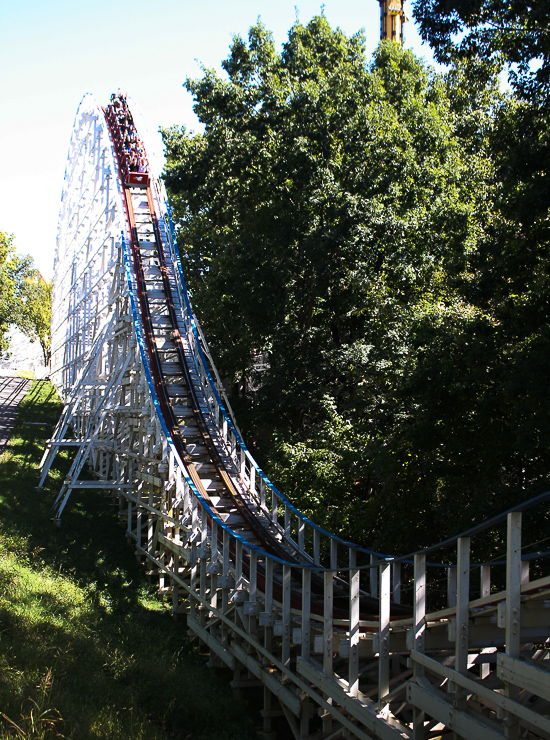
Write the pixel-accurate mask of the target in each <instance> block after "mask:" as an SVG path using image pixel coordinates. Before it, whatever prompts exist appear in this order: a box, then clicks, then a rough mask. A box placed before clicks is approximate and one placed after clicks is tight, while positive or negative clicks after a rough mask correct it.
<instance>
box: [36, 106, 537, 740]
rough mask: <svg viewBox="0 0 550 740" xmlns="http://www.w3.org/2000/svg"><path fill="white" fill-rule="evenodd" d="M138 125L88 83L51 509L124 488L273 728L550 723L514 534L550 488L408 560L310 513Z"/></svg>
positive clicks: (419, 734) (391, 731) (74, 177)
mask: <svg viewBox="0 0 550 740" xmlns="http://www.w3.org/2000/svg"><path fill="white" fill-rule="evenodd" d="M138 132H139V133H138ZM144 137H145V129H144V125H143V123H142V122H141V121H140V116H139V112H138V111H137V109H136V107H135V106H134V105H133V104H132V103H131V101H129V102H128V101H126V100H125V99H121V100H118V101H117V100H114V101H113V100H112V101H111V104H110V105H109V106H107V107H106V108H105V109H102V108H99V107H98V106H97V104H96V103H95V101H94V99H93V98H92V96H89V95H88V96H85V98H84V99H83V101H82V103H81V106H80V108H79V111H78V113H77V117H76V120H75V127H74V131H73V136H72V139H71V146H70V150H69V159H68V165H67V172H66V177H65V187H64V193H63V198H62V208H61V214H60V225H59V233H58V247H57V255H56V266H55V279H54V299H53V342H52V343H53V347H52V350H53V360H52V375H53V378H54V381H55V383H56V385H57V387H58V388H59V390H60V392H61V394H62V396H63V398H64V401H65V408H64V412H63V415H62V417H61V419H60V421H59V424H58V426H57V429H56V431H55V434H54V436H53V437H52V439H51V440H50V442H49V443H48V446H47V448H46V451H45V453H44V457H43V461H42V478H41V481H40V485H42V484H43V482H44V480H45V477H46V475H47V473H48V470H49V467H50V465H51V463H52V461H53V459H54V457H55V454H56V452H57V450H58V449H59V448H60V447H63V446H69V447H74V448H76V454H75V457H74V462H73V464H72V467H71V470H70V472H69V475H68V476H67V479H66V480H65V482H64V484H63V486H62V488H61V491H60V492H59V495H58V498H57V500H56V502H55V506H54V509H55V515H54V519H56V520H57V521H59V518H60V516H61V513H62V511H63V509H64V507H65V505H66V503H67V501H68V499H69V496H70V495H71V494H73V493H78V491H79V490H82V489H100V490H106V491H108V492H111V493H112V495H113V496H114V497H115V498H116V500H117V501H118V506H119V516H120V519H121V521H122V522H123V523H124V525H125V528H126V535H127V537H128V539H129V540H131V541H132V542H133V543H134V546H135V550H136V555H137V556H138V557H140V558H143V559H144V561H145V562H146V563H148V566H149V568H150V570H151V571H152V572H154V573H155V574H156V575H157V576H158V579H159V587H160V588H161V589H166V590H170V591H171V593H172V598H173V609H174V612H175V613H180V612H185V613H186V615H187V624H188V627H189V629H190V631H191V633H192V634H193V635H194V636H195V637H196V638H197V639H199V640H200V641H202V642H203V643H205V644H206V645H207V646H208V648H209V649H210V652H211V664H212V665H213V666H215V665H222V664H225V665H226V666H229V667H230V668H231V669H232V670H233V671H234V681H233V685H234V686H235V687H237V688H244V687H248V686H253V685H257V686H260V687H263V691H264V709H263V712H262V716H263V722H264V727H263V731H264V734H265V736H266V737H270V736H273V737H275V735H274V734H273V724H272V723H273V721H274V720H275V718H277V717H279V716H284V717H285V718H286V720H287V721H288V724H289V726H290V728H291V730H292V732H293V734H294V736H295V737H296V738H302V739H304V740H305V739H306V738H313V737H316V738H317V737H319V738H326V739H327V740H328V738H336V737H354V738H375V737H380V738H406V737H412V738H418V739H420V738H428V737H447V736H449V737H450V736H454V737H464V738H477V737H480V738H481V737H483V740H487V738H488V737H489V738H497V737H520V736H521V737H541V738H550V688H549V687H550V673H549V672H548V671H547V670H546V666H547V665H549V664H548V663H547V662H546V661H545V658H546V657H547V656H549V655H550V650H549V648H550V628H549V626H548V625H549V624H550V614H549V612H550V577H548V567H547V565H546V563H547V560H546V553H538V552H532V553H527V552H526V551H525V548H524V550H523V552H522V547H521V521H522V510H521V509H523V510H525V511H527V512H528V514H527V515H530V514H531V512H533V513H534V515H535V516H540V514H541V511H542V510H543V507H544V511H546V510H547V508H548V499H549V497H550V496H549V495H544V496H542V497H539V499H537V500H536V501H533V502H531V503H530V504H529V505H524V506H523V507H518V509H516V510H514V511H511V512H507V513H506V514H504V515H503V516H502V517H501V518H497V519H495V520H494V521H491V522H488V523H486V524H485V525H483V526H481V527H478V528H477V529H476V530H473V531H472V532H469V533H465V534H464V535H463V536H462V537H460V538H456V539H453V540H451V541H449V542H447V543H443V544H442V545H440V546H438V547H437V548H432V549H431V550H427V551H423V552H419V553H414V554H413V555H411V556H409V557H404V558H392V557H390V556H384V555H382V554H380V553H376V552H372V551H369V550H366V549H364V548H360V547H358V546H356V545H353V544H352V543H349V542H346V541H344V540H342V539H340V538H338V537H335V536H333V535H331V534H330V533H328V532H326V531H324V530H322V529H321V528H319V527H317V526H316V525H315V524H313V523H312V522H311V521H310V520H308V519H307V518H306V517H304V516H303V515H302V514H300V512H298V511H297V510H296V509H295V508H294V507H293V506H292V504H291V503H290V502H289V501H288V500H287V499H286V498H285V497H284V496H283V495H282V494H281V493H280V492H279V491H277V490H276V489H275V488H274V487H273V486H272V485H271V483H270V482H269V480H268V479H267V478H266V476H265V475H264V474H263V473H262V471H261V470H260V469H259V467H258V465H257V464H256V462H255V461H254V459H253V458H252V456H251V455H250V453H249V451H248V450H247V448H246V445H245V444H244V442H243V440H242V439H241V436H240V434H239V432H238V428H237V426H236V423H235V421H234V419H233V418H232V414H231V410H230V407H229V404H228V403H227V399H225V397H224V394H223V386H222V384H221V382H220V381H219V378H218V376H217V373H216V370H215V367H214V365H213V363H212V362H211V358H210V356H209V352H208V348H207V345H206V343H205V342H204V338H203V336H202V333H201V331H200V327H199V326H198V323H197V321H196V318H195V317H194V314H193V312H192V309H191V305H190V301H189V297H188V294H187V290H186V287H185V282H184V279H183V275H182V269H181V265H180V263H179V258H178V255H177V249H176V247H175V243H174V238H173V229H172V226H171V221H170V214H169V210H168V206H167V203H166V198H165V194H164V189H163V186H162V183H161V181H160V180H159V179H158V177H156V173H155V168H154V165H153V164H152V163H151V162H150V160H148V158H147V155H146V153H145V150H146V146H145V145H144ZM147 148H148V147H147ZM86 471H88V473H89V471H93V479H85V478H84V477H83V476H85V475H86V474H87V473H86ZM502 522H506V526H507V528H508V540H507V542H508V544H507V549H506V552H505V553H503V554H502V559H499V560H498V561H496V562H495V563H492V564H491V565H490V564H486V563H476V564H474V563H471V562H470V559H471V558H470V551H471V549H470V548H471V540H472V538H473V537H475V538H477V537H480V538H481V537H485V536H488V534H487V533H488V532H491V531H492V529H494V528H497V527H501V526H502ZM428 556H429V558H430V561H428ZM432 559H433V560H434V561H435V562H431V561H432ZM530 564H531V570H530V569H529V565H530ZM530 573H531V574H533V575H531V576H530ZM184 700H185V699H184V698H183V697H182V701H184Z"/></svg>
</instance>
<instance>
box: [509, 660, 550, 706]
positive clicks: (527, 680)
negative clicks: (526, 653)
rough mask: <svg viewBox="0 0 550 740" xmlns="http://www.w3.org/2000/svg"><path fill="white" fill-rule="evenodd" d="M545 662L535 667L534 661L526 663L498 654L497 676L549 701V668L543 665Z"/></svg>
mask: <svg viewBox="0 0 550 740" xmlns="http://www.w3.org/2000/svg"><path fill="white" fill-rule="evenodd" d="M546 662H547V661H541V662H540V664H536V665H535V663H534V661H531V662H529V663H528V662H526V661H525V660H519V659H518V658H514V657H512V656H511V655H507V654H506V653H498V655H497V675H498V677H499V678H500V679H501V680H502V681H508V682H510V683H511V684H514V686H519V687H520V688H522V689H526V690H527V691H530V692H531V693H532V694H536V696H540V697H541V698H543V699H546V700H547V701H550V666H548V667H547V666H546V665H544V663H546Z"/></svg>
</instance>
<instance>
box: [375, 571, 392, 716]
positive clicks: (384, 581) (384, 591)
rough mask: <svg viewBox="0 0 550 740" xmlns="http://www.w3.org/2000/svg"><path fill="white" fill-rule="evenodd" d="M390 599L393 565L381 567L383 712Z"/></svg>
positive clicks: (380, 683)
mask: <svg viewBox="0 0 550 740" xmlns="http://www.w3.org/2000/svg"><path fill="white" fill-rule="evenodd" d="M390 599H391V565H390V563H389V562H387V561H386V562H383V563H382V564H381V565H380V602H379V607H380V632H379V656H378V705H379V708H380V710H382V707H383V703H384V697H385V696H387V694H389V691H390Z"/></svg>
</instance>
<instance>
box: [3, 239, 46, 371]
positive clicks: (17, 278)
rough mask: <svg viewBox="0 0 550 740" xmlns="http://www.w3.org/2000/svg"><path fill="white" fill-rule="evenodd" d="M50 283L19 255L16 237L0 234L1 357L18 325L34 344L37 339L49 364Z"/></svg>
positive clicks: (31, 262)
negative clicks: (15, 241) (11, 331)
mask: <svg viewBox="0 0 550 740" xmlns="http://www.w3.org/2000/svg"><path fill="white" fill-rule="evenodd" d="M50 315H51V283H49V284H47V283H46V282H45V281H44V279H43V278H42V276H41V275H40V272H39V271H38V270H37V269H36V268H35V267H34V266H33V261H32V258H31V257H29V256H25V257H21V256H19V255H17V254H16V251H15V243H14V236H13V234H7V233H5V232H0V355H2V354H5V353H7V352H8V351H9V337H8V332H9V330H10V327H11V326H14V325H15V326H17V327H18V328H19V329H21V331H22V332H23V333H24V334H26V335H27V336H28V337H29V338H30V340H31V342H33V341H36V340H38V341H39V342H40V346H41V348H42V352H43V356H44V364H45V365H47V364H48V363H49V361H50Z"/></svg>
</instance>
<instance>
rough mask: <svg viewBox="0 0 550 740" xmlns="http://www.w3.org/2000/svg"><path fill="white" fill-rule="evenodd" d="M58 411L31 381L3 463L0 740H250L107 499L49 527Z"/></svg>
mask: <svg viewBox="0 0 550 740" xmlns="http://www.w3.org/2000/svg"><path fill="white" fill-rule="evenodd" d="M60 411H61V406H60V404H59V402H58V400H57V396H56V394H55V391H54V389H53V388H52V386H51V385H50V384H49V383H46V382H33V385H32V387H31V390H30V392H29V393H28V395H27V397H26V398H25V399H24V401H23V402H22V404H21V406H20V409H19V422H18V426H17V428H16V430H15V432H14V434H13V436H12V438H11V440H10V444H9V445H8V447H7V448H6V450H5V451H4V453H3V455H2V457H1V458H0V739H1V740H4V739H5V738H44V739H46V738H74V739H75V740H80V739H82V740H87V739H88V738H90V739H92V738H93V739H94V740H95V739H96V738H105V739H107V738H108V739H109V740H118V739H120V740H129V739H131V740H169V739H171V740H180V739H181V740H234V739H235V740H236V739H237V738H238V739H239V740H245V739H246V738H252V737H254V736H255V733H254V728H253V723H252V721H251V720H250V718H249V716H248V714H249V713H248V710H247V708H246V707H245V706H244V705H243V704H241V703H239V702H238V701H237V700H236V699H235V698H234V697H233V695H232V693H231V690H230V688H229V678H230V675H229V674H228V673H221V674H220V673H218V672H216V671H213V670H210V669H208V668H207V667H206V666H205V663H204V657H203V656H201V655H198V654H197V652H196V651H195V649H194V648H193V646H192V645H191V644H190V643H189V641H188V640H187V637H186V632H185V627H184V623H183V622H175V621H174V620H173V619H172V617H171V615H170V611H169V608H168V606H167V605H166V604H165V603H163V601H162V600H159V597H158V596H157V594H156V592H155V590H154V587H153V586H151V585H150V584H148V583H147V582H146V581H145V576H144V574H143V570H142V568H141V567H140V566H139V564H138V563H137V562H136V560H135V558H134V557H133V554H132V551H131V548H130V547H129V546H128V545H127V544H126V541H125V538H124V533H123V530H122V529H121V528H120V527H119V526H118V524H117V519H116V516H114V513H113V512H114V510H113V507H112V506H111V505H110V501H109V499H108V498H106V497H105V496H103V495H102V494H101V493H99V492H93V491H86V492H82V493H78V494H76V493H73V495H72V498H71V500H70V501H69V504H68V506H67V507H66V509H65V512H64V514H63V523H62V527H61V528H60V529H59V528H56V527H54V526H53V525H52V524H51V523H50V520H49V518H50V515H51V512H50V507H51V504H52V503H53V500H54V498H55V493H56V492H57V491H58V490H59V487H60V485H61V482H62V480H63V477H64V475H65V474H66V471H67V469H68V466H69V463H70V461H69V459H68V453H66V452H63V453H61V454H60V455H58V457H57V459H56V465H55V467H54V468H53V469H52V471H51V473H50V476H49V478H48V480H47V482H46V486H45V490H44V492H43V493H37V492H36V491H35V490H34V487H35V485H36V483H37V478H38V473H37V471H38V463H39V461H40V457H41V455H42V451H43V449H44V442H45V440H46V439H47V438H48V437H49V435H50V434H51V430H52V428H53V426H54V424H55V422H56V420H57V418H58V415H59V413H60ZM25 422H27V424H25ZM28 422H31V423H32V424H30V425H29V424H28ZM37 422H39V423H40V424H41V425H38V424H37Z"/></svg>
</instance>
